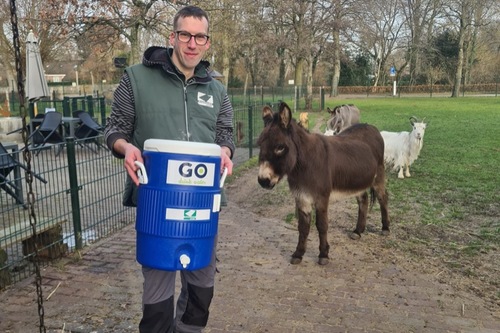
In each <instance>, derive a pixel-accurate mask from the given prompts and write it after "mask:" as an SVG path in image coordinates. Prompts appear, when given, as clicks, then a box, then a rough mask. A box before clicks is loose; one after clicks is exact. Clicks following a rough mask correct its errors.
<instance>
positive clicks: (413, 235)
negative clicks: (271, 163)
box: [297, 97, 500, 298]
mask: <svg viewBox="0 0 500 333" xmlns="http://www.w3.org/2000/svg"><path fill="white" fill-rule="evenodd" d="M348 103H352V104H355V105H356V106H357V107H358V108H359V109H360V110H361V122H366V123H370V124H373V125H375V126H376V127H378V128H379V130H386V131H411V125H410V122H409V117H410V116H415V117H417V118H418V119H419V120H421V119H425V122H428V126H427V129H426V132H425V137H424V145H423V148H422V151H421V153H420V156H419V158H418V159H417V160H416V161H415V162H414V164H413V165H412V166H411V167H410V172H411V174H412V177H411V178H405V179H402V180H401V179H398V178H397V175H396V173H395V172H389V173H388V191H389V194H390V202H389V207H390V213H391V219H392V223H393V224H397V225H398V226H399V227H400V228H405V230H406V231H407V234H406V235H404V236H402V238H404V240H405V242H400V243H397V244H392V246H397V247H399V248H403V249H405V250H407V251H410V252H413V253H416V255H420V256H422V255H433V254H435V253H442V254H443V255H444V256H445V257H447V259H445V261H446V262H448V263H449V264H450V265H451V266H456V267H454V269H458V270H460V271H462V273H464V274H468V275H475V274H477V275H478V277H480V278H481V274H486V275H488V276H489V280H490V283H491V284H493V286H496V287H497V290H500V289H498V287H499V286H500V280H499V279H498V275H497V273H498V272H497V270H495V269H493V270H488V269H486V270H485V269H484V267H481V268H479V267H478V265H480V263H479V262H477V261H483V263H482V264H485V265H492V266H496V267H497V268H498V265H499V264H500V262H499V258H498V251H499V249H500V130H499V124H500V98H495V97H466V98H456V99H452V98H447V97H445V98H370V99H366V98H363V99H348V100H347V99H346V100H338V99H335V100H331V101H329V102H327V103H326V105H327V106H330V107H333V106H335V105H339V104H348ZM297 117H298V116H297ZM328 117H329V115H328V114H327V113H326V111H323V112H322V113H318V112H313V113H310V117H309V118H310V119H312V120H310V121H311V122H312V123H316V122H323V124H320V123H318V125H320V129H321V130H322V131H323V130H324V128H325V124H324V123H326V119H328ZM311 128H312V127H311ZM374 210H377V205H375V206H374ZM424 253H425V254H424ZM495 253H496V255H495ZM478 256H479V257H478ZM466 258H468V259H466ZM474 266H476V267H474ZM495 272H496V273H495ZM494 275H497V277H495V276H494ZM497 297H498V298H500V292H499V291H497Z"/></svg>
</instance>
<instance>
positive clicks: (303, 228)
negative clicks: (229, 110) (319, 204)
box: [290, 197, 312, 265]
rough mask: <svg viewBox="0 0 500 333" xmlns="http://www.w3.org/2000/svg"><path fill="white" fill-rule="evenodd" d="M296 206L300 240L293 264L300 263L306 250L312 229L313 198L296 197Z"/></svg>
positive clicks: (293, 256)
mask: <svg viewBox="0 0 500 333" xmlns="http://www.w3.org/2000/svg"><path fill="white" fill-rule="evenodd" d="M295 206H296V208H297V213H298V215H299V225H298V229H299V242H298V243H297V248H296V249H295V252H294V253H293V254H292V260H291V261H290V263H291V264H293V265H296V264H300V262H301V261H302V257H303V256H304V253H305V252H306V245H307V237H308V236H309V230H310V229H311V213H312V202H311V200H307V199H306V198H303V197H300V198H296V199H295Z"/></svg>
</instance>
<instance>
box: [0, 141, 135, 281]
mask: <svg viewBox="0 0 500 333" xmlns="http://www.w3.org/2000/svg"><path fill="white" fill-rule="evenodd" d="M101 139H102V138H101ZM80 143H84V142H83V141H80ZM89 144H90V143H89ZM56 149H57V147H55V146H53V147H51V148H50V149H44V150H43V151H41V152H40V154H38V155H36V154H35V153H34V152H33V154H32V160H31V168H32V170H33V171H34V172H36V173H37V174H38V175H39V176H41V177H42V178H44V179H45V180H46V181H47V183H46V184H45V183H43V182H42V181H40V180H39V179H37V178H33V181H32V194H30V192H29V188H28V185H27V183H26V180H25V172H24V171H22V170H21V172H18V174H19V175H20V178H19V179H15V178H14V176H13V175H8V177H9V179H10V180H11V181H14V182H16V181H17V182H18V184H22V187H21V189H20V191H21V193H20V194H21V197H22V198H24V200H26V198H27V197H28V195H29V196H30V197H33V198H34V199H35V201H34V212H35V216H36V227H37V234H38V236H37V238H36V239H34V238H33V237H32V233H33V230H32V227H31V224H30V221H31V223H32V222H33V221H34V220H33V219H31V220H30V210H29V209H26V205H23V204H19V203H17V202H16V200H15V199H14V198H13V197H12V196H10V195H8V194H7V192H6V191H4V190H0V215H1V224H0V289H2V288H4V287H5V286H7V285H9V284H11V283H15V282H17V281H19V280H21V279H23V278H26V277H28V276H31V275H32V274H34V265H33V257H34V251H35V242H36V243H37V244H38V245H37V247H38V249H39V252H38V253H39V258H40V259H41V260H42V262H41V263H42V265H43V264H46V263H48V261H50V260H52V259H55V258H58V257H61V256H64V255H66V254H67V253H71V252H74V251H75V250H78V249H80V248H82V247H83V246H86V245H88V244H90V243H92V242H94V241H96V240H98V239H101V238H104V237H106V236H108V235H110V234H112V233H113V232H115V231H117V230H119V229H121V228H123V227H124V226H126V225H128V224H130V223H132V222H133V221H134V220H135V210H134V209H133V208H126V207H124V206H122V204H121V202H122V200H121V197H122V189H123V184H124V181H125V172H124V168H123V164H122V161H120V160H118V159H116V158H114V157H113V156H112V155H111V153H110V152H109V151H108V150H107V149H105V148H101V149H99V150H98V151H97V153H94V152H92V151H91V150H90V149H87V147H85V145H80V144H77V143H76V142H75V141H74V140H73V139H69V140H68V141H67V143H65V144H63V150H62V152H61V153H60V154H59V155H58V156H56V154H55V150H56ZM12 154H19V152H14V153H12ZM15 157H16V158H18V159H19V161H20V162H23V154H20V155H19V156H15ZM11 174H14V173H13V172H11ZM25 203H26V202H25Z"/></svg>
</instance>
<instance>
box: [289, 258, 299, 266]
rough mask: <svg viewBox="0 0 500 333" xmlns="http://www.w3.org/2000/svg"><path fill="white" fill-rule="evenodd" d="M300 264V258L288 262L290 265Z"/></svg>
mask: <svg viewBox="0 0 500 333" xmlns="http://www.w3.org/2000/svg"><path fill="white" fill-rule="evenodd" d="M301 262H302V258H292V260H290V264H292V265H298V264H300V263H301Z"/></svg>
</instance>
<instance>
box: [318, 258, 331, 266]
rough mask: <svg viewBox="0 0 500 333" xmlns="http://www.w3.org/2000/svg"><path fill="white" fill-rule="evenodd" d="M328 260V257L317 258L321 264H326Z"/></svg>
mask: <svg viewBox="0 0 500 333" xmlns="http://www.w3.org/2000/svg"><path fill="white" fill-rule="evenodd" d="M329 262H330V259H328V258H319V259H318V264H320V265H321V266H324V265H328V263H329Z"/></svg>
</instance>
